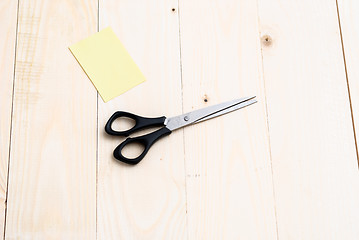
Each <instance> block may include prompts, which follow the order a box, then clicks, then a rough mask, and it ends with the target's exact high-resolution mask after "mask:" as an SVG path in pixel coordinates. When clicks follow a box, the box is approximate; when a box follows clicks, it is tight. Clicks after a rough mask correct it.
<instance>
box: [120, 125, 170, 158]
mask: <svg viewBox="0 0 359 240" xmlns="http://www.w3.org/2000/svg"><path fill="white" fill-rule="evenodd" d="M171 132H172V131H171V130H169V129H168V128H166V127H163V128H161V129H159V130H157V131H155V132H152V133H149V134H147V135H143V136H140V137H135V138H127V139H126V140H125V141H124V142H122V143H121V144H120V145H118V146H117V147H116V148H115V150H114V151H113V156H114V157H115V158H116V159H118V160H120V161H122V162H124V163H128V164H131V165H135V164H137V163H139V162H140V161H141V160H142V159H143V158H144V157H145V155H146V153H147V152H148V150H150V147H151V146H152V145H153V144H154V143H155V142H156V141H157V140H158V139H160V138H162V137H164V136H167V135H169V134H171ZM134 142H137V143H139V144H141V145H143V146H144V147H145V149H144V150H143V152H142V153H141V154H140V155H139V156H138V157H136V158H126V157H125V156H123V155H122V150H123V148H124V147H125V146H126V145H127V144H130V143H134Z"/></svg>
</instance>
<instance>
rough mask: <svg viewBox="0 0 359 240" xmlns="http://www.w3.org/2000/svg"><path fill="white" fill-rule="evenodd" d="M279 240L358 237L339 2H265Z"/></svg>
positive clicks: (358, 176) (358, 191) (261, 2)
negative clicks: (337, 3) (339, 22)
mask: <svg viewBox="0 0 359 240" xmlns="http://www.w3.org/2000/svg"><path fill="white" fill-rule="evenodd" d="M258 6H259V18H260V26H261V34H262V50H263V67H264V78H265V85H266V96H267V101H268V118H269V129H270V142H271V152H272V162H273V176H274V188H275V195H276V206H277V220H278V237H279V239H353V240H354V239H359V208H358V202H359V173H358V168H357V157H356V150H355V141H354V135H353V127H352V121H351V113H350V105H349V97H348V90H347V84H346V76H345V68H344V62H343V54H342V48H341V42H340V41H341V40H340V31H339V24H338V18H337V9H336V3H335V1H326V0H320V1H311V0H298V1H274V0H271V1H270V0H258Z"/></svg>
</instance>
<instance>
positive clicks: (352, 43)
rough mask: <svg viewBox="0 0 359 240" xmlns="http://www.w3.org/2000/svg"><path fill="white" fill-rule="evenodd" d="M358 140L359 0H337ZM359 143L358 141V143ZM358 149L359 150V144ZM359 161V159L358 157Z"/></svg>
mask: <svg viewBox="0 0 359 240" xmlns="http://www.w3.org/2000/svg"><path fill="white" fill-rule="evenodd" d="M337 6H338V14H339V17H340V26H341V34H342V41H343V51H344V54H345V63H346V70H347V81H348V87H349V90H350V98H351V104H352V113H353V116H352V117H353V122H354V126H355V134H356V140H357V141H358V138H359V136H358V133H359V69H358V63H359V46H358V41H359V21H358V20H359V17H358V16H359V2H358V1H355V0H345V1H344V0H337ZM357 144H358V143H357ZM356 147H357V151H358V145H357V146H356ZM358 161H359V159H358Z"/></svg>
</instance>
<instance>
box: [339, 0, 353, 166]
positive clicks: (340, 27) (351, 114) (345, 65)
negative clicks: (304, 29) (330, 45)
mask: <svg viewBox="0 0 359 240" xmlns="http://www.w3.org/2000/svg"><path fill="white" fill-rule="evenodd" d="M335 4H336V8H337V15H338V25H339V35H340V43H341V45H342V46H341V47H342V52H343V63H344V70H345V79H346V82H347V88H348V98H349V106H350V116H351V120H352V124H353V134H354V143H355V150H356V154H357V161H358V166H359V152H358V141H357V137H356V132H355V122H354V114H353V105H352V98H351V95H350V84H349V78H348V69H347V63H346V59H345V47H344V42H343V34H342V26H341V24H340V13H339V6H338V0H335ZM358 127H359V126H358Z"/></svg>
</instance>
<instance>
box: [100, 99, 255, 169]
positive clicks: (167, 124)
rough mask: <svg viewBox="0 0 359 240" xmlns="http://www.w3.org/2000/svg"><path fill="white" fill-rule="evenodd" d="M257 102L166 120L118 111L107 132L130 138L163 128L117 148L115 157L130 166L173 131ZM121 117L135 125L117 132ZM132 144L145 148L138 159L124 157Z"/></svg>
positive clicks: (221, 106)
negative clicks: (139, 132)
mask: <svg viewBox="0 0 359 240" xmlns="http://www.w3.org/2000/svg"><path fill="white" fill-rule="evenodd" d="M256 102H257V100H256V99H255V96H252V97H246V98H241V99H237V100H232V101H228V102H224V103H220V104H217V105H214V106H209V107H206V108H202V109H199V110H195V111H192V112H189V113H185V114H182V115H179V116H176V117H171V118H166V117H158V118H146V117H140V116H137V115H135V114H132V113H129V112H122V111H118V112H115V113H114V114H113V115H112V116H111V117H110V119H109V120H108V122H107V124H106V126H105V131H106V132H107V133H108V134H110V135H114V136H126V137H127V136H129V135H130V134H132V133H134V132H136V131H139V130H141V129H145V128H150V127H158V126H163V127H162V128H160V129H159V130H157V131H154V132H151V133H149V134H146V135H143V136H139V137H135V138H127V139H126V140H125V141H124V142H122V143H121V144H120V145H118V146H117V147H116V149H115V150H114V152H113V155H114V157H115V158H116V159H118V160H120V161H122V162H124V163H128V164H132V165H134V164H137V163H139V162H140V161H141V160H142V159H143V158H144V157H145V155H146V153H147V152H148V150H149V149H150V147H151V146H152V145H153V144H154V143H155V142H156V141H157V140H158V139H160V138H162V137H164V136H167V135H169V134H171V133H172V131H174V130H177V129H179V128H182V127H185V126H188V125H191V124H195V123H199V122H202V121H205V120H208V119H211V118H214V117H218V116H220V115H222V114H226V113H229V112H232V111H234V110H238V109H240V108H243V107H246V106H249V105H251V104H253V103H256ZM121 117H126V118H130V119H133V120H134V121H135V125H134V126H133V127H132V128H131V129H128V130H126V131H115V130H113V128H112V123H113V122H114V121H115V120H116V119H118V118H121ZM130 143H139V144H141V145H143V146H144V150H143V152H142V153H141V154H140V155H139V156H138V157H136V158H132V159H131V158H127V157H125V156H123V155H122V150H123V148H124V147H125V146H126V145H127V144H130Z"/></svg>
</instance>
